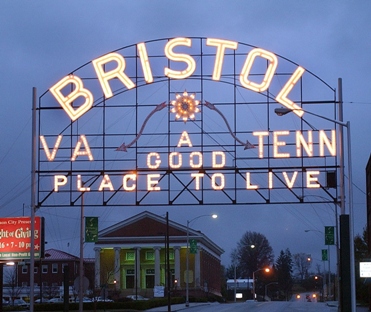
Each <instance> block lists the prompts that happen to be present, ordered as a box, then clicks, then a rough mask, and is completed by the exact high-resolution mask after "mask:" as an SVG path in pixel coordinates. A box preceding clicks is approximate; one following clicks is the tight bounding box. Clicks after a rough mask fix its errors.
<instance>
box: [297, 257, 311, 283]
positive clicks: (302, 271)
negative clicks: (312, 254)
mask: <svg viewBox="0 0 371 312" xmlns="http://www.w3.org/2000/svg"><path fill="white" fill-rule="evenodd" d="M293 258H294V270H295V272H296V275H297V276H298V277H299V279H300V280H301V281H303V280H304V278H306V277H308V271H309V269H310V266H311V259H309V258H308V255H307V254H305V253H303V252H301V253H296V254H294V255H293Z"/></svg>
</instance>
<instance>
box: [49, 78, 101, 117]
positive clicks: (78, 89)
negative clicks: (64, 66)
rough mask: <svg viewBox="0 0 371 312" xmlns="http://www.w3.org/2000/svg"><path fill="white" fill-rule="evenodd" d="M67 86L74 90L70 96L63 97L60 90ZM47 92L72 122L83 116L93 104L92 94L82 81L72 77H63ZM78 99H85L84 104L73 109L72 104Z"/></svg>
mask: <svg viewBox="0 0 371 312" xmlns="http://www.w3.org/2000/svg"><path fill="white" fill-rule="evenodd" d="M68 84H73V85H74V86H75V88H74V90H73V91H72V92H71V93H70V94H68V95H67V96H64V95H63V94H62V92H61V90H62V89H63V88H64V87H65V86H67V85H68ZM49 90H50V92H51V93H52V94H53V95H54V97H55V98H56V100H57V101H58V103H59V104H60V105H61V106H62V108H63V109H64V111H65V112H66V113H67V115H68V116H69V117H70V118H71V120H72V121H75V120H76V119H77V118H79V117H80V116H82V115H84V114H85V113H86V112H87V111H88V110H89V109H90V108H91V107H92V105H93V102H94V98H93V94H91V92H90V91H89V90H88V89H85V88H84V85H83V83H82V80H81V79H80V78H79V77H77V76H74V75H69V76H66V77H64V78H63V79H61V80H60V81H59V82H57V83H56V84H55V85H54V86H52V87H51V88H50V89H49ZM79 97H85V102H84V103H83V104H81V105H79V107H78V108H76V109H75V108H74V107H73V106H72V103H73V101H75V100H76V99H77V98H79Z"/></svg>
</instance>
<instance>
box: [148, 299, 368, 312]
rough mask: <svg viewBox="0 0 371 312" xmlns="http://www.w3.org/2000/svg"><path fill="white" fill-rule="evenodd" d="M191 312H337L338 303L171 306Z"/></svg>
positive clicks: (159, 311) (163, 311) (362, 310)
mask: <svg viewBox="0 0 371 312" xmlns="http://www.w3.org/2000/svg"><path fill="white" fill-rule="evenodd" d="M186 310H189V312H199V311H201V312H239V311H241V312H242V311H249V312H250V311H252V312H255V311H256V312H266V311H267V312H268V311H269V312H296V311H298V312H300V311H305V312H317V311H318V312H337V311H338V305H337V302H327V303H326V302H297V301H290V302H282V301H274V302H273V301H271V302H253V301H248V302H242V303H225V304H220V303H216V302H213V303H190V305H189V307H186V306H185V304H176V305H172V306H171V311H172V312H175V311H186ZM147 311H151V312H168V311H169V310H168V307H167V306H163V307H157V308H153V309H149V310H147ZM366 311H369V310H368V308H367V307H357V312H366Z"/></svg>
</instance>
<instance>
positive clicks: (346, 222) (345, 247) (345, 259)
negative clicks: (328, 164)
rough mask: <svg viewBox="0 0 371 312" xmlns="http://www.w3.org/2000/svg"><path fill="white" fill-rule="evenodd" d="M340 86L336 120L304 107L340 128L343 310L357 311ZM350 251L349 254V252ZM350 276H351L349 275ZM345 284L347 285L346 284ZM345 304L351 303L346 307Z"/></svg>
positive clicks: (350, 189) (284, 110)
mask: <svg viewBox="0 0 371 312" xmlns="http://www.w3.org/2000/svg"><path fill="white" fill-rule="evenodd" d="M338 87H339V119H340V120H335V119H331V118H327V117H325V116H321V115H318V114H315V113H311V112H308V111H306V110H304V109H302V108H299V110H302V111H303V112H306V113H308V114H310V115H313V116H316V117H319V118H322V119H325V120H328V121H330V122H333V123H335V124H337V125H339V126H341V128H340V197H341V206H340V210H341V215H340V234H341V236H342V238H343V239H347V238H348V237H347V235H348V233H349V242H348V241H347V242H344V243H343V242H342V241H340V244H341V247H342V248H341V257H340V260H341V262H342V264H341V268H342V274H341V279H342V286H343V287H342V288H343V289H342V296H341V297H342V298H341V301H342V302H341V305H340V307H341V310H342V311H345V310H348V311H355V310H356V287H355V262H354V233H353V178H352V155H351V154H352V152H351V137H350V122H349V121H347V122H343V107H342V104H343V95H342V80H341V78H339V80H338ZM274 111H275V113H276V114H277V115H279V116H283V115H285V114H287V113H289V112H292V111H293V110H292V109H287V108H276V109H275V110H274ZM344 127H345V128H346V130H347V150H348V154H347V156H348V157H347V158H348V196H349V200H348V206H349V215H348V216H347V215H346V214H345V187H344V184H345V183H344V148H343V147H344V146H343V145H344V142H343V128H344ZM347 251H349V254H348V253H347ZM348 274H349V275H350V276H349V275H348ZM344 285H345V286H344ZM346 286H347V287H350V291H349V293H350V304H349V303H348V302H345V300H344V298H343V297H344V294H345V293H346V292H347V290H348V289H346V288H347V287H346ZM345 305H349V306H347V307H345Z"/></svg>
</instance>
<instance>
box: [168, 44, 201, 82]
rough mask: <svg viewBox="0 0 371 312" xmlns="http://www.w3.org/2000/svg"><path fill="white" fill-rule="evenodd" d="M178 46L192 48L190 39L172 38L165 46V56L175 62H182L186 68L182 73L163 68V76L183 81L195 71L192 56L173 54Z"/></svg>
mask: <svg viewBox="0 0 371 312" xmlns="http://www.w3.org/2000/svg"><path fill="white" fill-rule="evenodd" d="M178 45H184V46H186V47H190V46H192V42H191V39H188V38H174V39H171V40H170V41H169V42H168V43H167V44H166V46H165V55H166V57H167V58H168V59H169V60H171V61H175V62H184V63H186V64H187V68H186V69H184V70H182V71H177V70H172V69H170V68H168V67H165V71H164V73H165V76H167V77H169V78H174V79H184V78H187V77H189V76H191V75H192V74H193V72H194V71H195V69H196V62H195V60H194V59H193V58H192V56H190V55H188V54H181V53H179V54H177V53H174V52H173V49H174V47H176V46H178Z"/></svg>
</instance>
